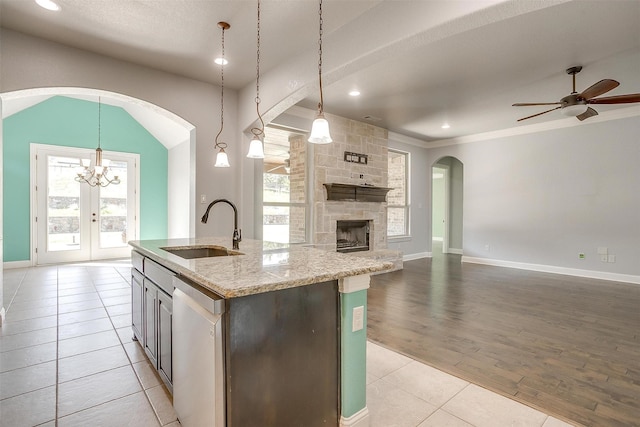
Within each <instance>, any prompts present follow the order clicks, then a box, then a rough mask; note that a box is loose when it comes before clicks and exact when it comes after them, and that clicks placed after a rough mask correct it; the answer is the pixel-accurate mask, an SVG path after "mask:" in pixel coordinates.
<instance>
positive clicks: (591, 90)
mask: <svg viewBox="0 0 640 427" xmlns="http://www.w3.org/2000/svg"><path fill="white" fill-rule="evenodd" d="M619 85H620V83H618V82H617V81H615V80H611V79H604V80H600V81H599V82H598V83H595V84H592V85H591V86H589V87H588V88H586V89H585V90H583V91H582V93H581V94H580V95H579V96H580V98H582V99H586V100H589V99H591V98H594V97H596V96H598V95H602V94H603V93H607V92H609V91H610V90H611V89H615V88H616V87H618V86H619Z"/></svg>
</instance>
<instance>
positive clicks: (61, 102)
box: [3, 96, 168, 262]
mask: <svg viewBox="0 0 640 427" xmlns="http://www.w3.org/2000/svg"><path fill="white" fill-rule="evenodd" d="M100 114H101V119H100V127H101V137H100V140H101V145H102V148H103V149H104V150H106V151H118V152H125V153H137V154H139V155H140V164H139V165H138V166H139V168H140V218H139V220H140V236H139V238H140V239H162V238H166V237H167V229H168V226H167V223H168V213H167V209H168V206H167V204H168V193H167V185H168V151H167V149H166V148H165V147H164V146H163V145H162V144H161V143H160V142H159V141H158V140H157V139H156V138H154V137H153V135H151V134H150V133H149V132H148V131H147V130H146V129H145V128H144V127H143V126H141V125H140V124H139V123H138V122H137V121H136V120H135V119H133V117H131V116H130V115H129V114H128V113H127V112H126V111H125V110H123V109H122V108H120V107H114V106H111V105H104V104H102V106H101V113H100ZM3 141H4V145H3V155H4V159H3V165H4V183H3V189H4V207H5V208H4V212H3V220H4V221H3V222H4V261H6V262H8V261H23V260H28V259H30V249H29V246H30V241H31V230H30V224H29V221H30V213H29V209H30V189H29V180H30V166H31V164H30V159H29V153H30V145H31V144H32V143H36V144H47V145H59V146H65V147H79V148H90V149H95V148H96V147H97V145H98V103H97V102H91V101H83V100H78V99H73V98H68V97H64V96H54V97H52V98H49V99H47V100H46V101H43V102H41V103H39V104H36V105H34V106H32V107H30V108H27V109H25V110H22V111H20V112H18V113H16V114H13V115H11V116H9V117H7V118H5V119H4V121H3Z"/></svg>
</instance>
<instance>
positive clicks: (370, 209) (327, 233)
mask: <svg viewBox="0 0 640 427" xmlns="http://www.w3.org/2000/svg"><path fill="white" fill-rule="evenodd" d="M325 117H326V118H327V120H328V121H329V126H330V129H331V137H332V138H333V143H331V144H327V145H314V146H313V149H314V153H313V162H314V176H313V191H314V206H313V212H314V230H313V239H314V243H315V246H316V247H318V248H321V249H326V250H332V251H335V250H336V222H337V221H338V220H373V223H372V226H371V234H372V239H371V241H370V245H371V250H381V249H386V248H387V204H386V203H370V202H355V201H327V194H326V190H325V188H324V186H323V185H322V184H324V183H340V184H356V185H362V184H365V183H366V184H371V185H375V186H377V187H386V186H387V180H388V172H387V166H388V164H387V143H388V131H387V130H386V129H383V128H380V127H377V126H373V125H370V124H367V123H362V122H357V121H355V120H349V119H345V118H343V117H338V116H334V115H331V114H326V113H325ZM345 151H350V152H354V153H360V154H366V155H368V163H367V164H366V165H361V164H357V163H351V162H345V161H344V152H345ZM365 253H366V252H365Z"/></svg>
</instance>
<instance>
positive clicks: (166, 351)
mask: <svg viewBox="0 0 640 427" xmlns="http://www.w3.org/2000/svg"><path fill="white" fill-rule="evenodd" d="M172 305H173V304H172V300H171V297H170V296H169V295H167V294H165V293H164V292H160V291H159V292H158V371H159V372H160V376H161V377H162V379H163V380H164V382H165V383H166V384H167V387H169V389H171V382H172V369H171V359H172V356H171V353H172V348H171V339H172V338H171V321H172V317H173V307H172Z"/></svg>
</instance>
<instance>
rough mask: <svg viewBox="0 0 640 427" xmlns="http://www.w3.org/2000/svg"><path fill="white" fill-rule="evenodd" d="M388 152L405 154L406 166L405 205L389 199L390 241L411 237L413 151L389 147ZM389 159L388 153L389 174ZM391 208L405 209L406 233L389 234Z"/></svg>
mask: <svg viewBox="0 0 640 427" xmlns="http://www.w3.org/2000/svg"><path fill="white" fill-rule="evenodd" d="M387 152H388V153H395V154H400V155H402V156H404V158H405V167H404V200H405V204H404V205H395V204H391V203H390V202H389V201H387V240H388V241H393V240H403V239H407V238H409V237H411V191H410V188H411V153H410V152H408V151H403V150H399V149H397V148H390V147H389V148H388V149H387ZM388 161H389V154H387V174H388V172H389V171H388V165H389V163H388ZM389 208H394V209H397V208H402V209H403V210H404V233H403V234H397V235H390V234H389V229H390V228H389V217H388V211H389Z"/></svg>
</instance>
